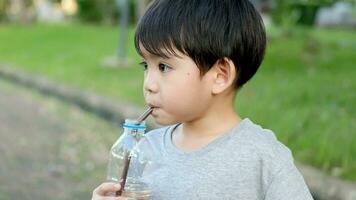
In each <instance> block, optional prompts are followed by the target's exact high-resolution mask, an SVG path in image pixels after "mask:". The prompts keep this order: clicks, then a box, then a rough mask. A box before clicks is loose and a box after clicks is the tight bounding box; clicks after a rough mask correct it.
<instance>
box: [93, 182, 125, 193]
mask: <svg viewBox="0 0 356 200" xmlns="http://www.w3.org/2000/svg"><path fill="white" fill-rule="evenodd" d="M120 188H121V186H120V184H118V183H110V182H107V183H102V184H101V185H99V186H98V187H97V188H95V190H94V191H93V193H94V195H99V196H105V194H106V193H108V192H116V191H118V190H120Z"/></svg>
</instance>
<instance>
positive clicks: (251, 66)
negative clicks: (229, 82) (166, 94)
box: [135, 0, 266, 89]
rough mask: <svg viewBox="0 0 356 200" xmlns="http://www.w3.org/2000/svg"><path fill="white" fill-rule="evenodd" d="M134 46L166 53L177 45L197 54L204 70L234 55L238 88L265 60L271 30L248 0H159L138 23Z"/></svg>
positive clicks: (170, 54)
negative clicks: (265, 25)
mask: <svg viewBox="0 0 356 200" xmlns="http://www.w3.org/2000/svg"><path fill="white" fill-rule="evenodd" d="M141 45H142V46H141ZM135 46H136V50H137V51H138V53H139V54H140V55H142V51H141V47H144V48H145V49H146V50H147V51H148V52H149V53H151V54H153V55H157V56H161V57H165V58H168V57H170V56H172V55H177V52H175V50H178V51H180V52H182V53H183V54H185V55H187V56H189V57H191V58H192V59H193V60H194V62H195V63H196V64H197V66H198V67H199V70H200V72H201V74H202V75H203V74H205V73H206V72H207V71H209V69H210V68H211V67H212V66H213V65H214V64H215V63H216V62H217V61H219V60H223V59H224V58H229V59H231V60H232V61H233V62H234V64H235V66H236V70H237V77H236V85H235V88H237V89H238V88H240V87H242V85H243V84H245V83H246V82H247V81H248V80H249V79H250V78H251V77H252V76H253V75H254V74H255V73H256V71H257V69H258V67H259V66H260V64H261V62H262V60H263V56H264V52H265V48H266V33H265V30H264V25H263V21H262V19H261V16H260V15H259V13H258V12H257V11H256V9H255V8H254V6H253V5H252V4H251V3H250V2H249V1H248V0H155V1H154V2H152V4H151V5H150V7H149V8H148V10H147V11H146V13H145V15H144V16H143V17H142V18H141V20H140V22H139V24H138V26H137V30H136V35H135Z"/></svg>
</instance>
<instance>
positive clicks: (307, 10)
mask: <svg viewBox="0 0 356 200" xmlns="http://www.w3.org/2000/svg"><path fill="white" fill-rule="evenodd" d="M335 2H337V1H336V0H318V1H316V0H315V1H314V0H306V1H300V0H275V4H274V8H273V10H272V13H271V14H272V19H273V21H274V22H275V23H276V24H277V25H280V26H293V25H296V24H301V25H313V24H314V20H315V16H316V13H317V11H318V9H319V8H320V7H321V6H327V5H331V4H333V3H335Z"/></svg>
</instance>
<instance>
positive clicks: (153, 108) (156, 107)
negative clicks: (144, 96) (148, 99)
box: [148, 104, 160, 116]
mask: <svg viewBox="0 0 356 200" xmlns="http://www.w3.org/2000/svg"><path fill="white" fill-rule="evenodd" d="M148 106H149V107H151V108H152V116H156V115H157V111H158V109H160V107H159V106H157V105H154V104H148Z"/></svg>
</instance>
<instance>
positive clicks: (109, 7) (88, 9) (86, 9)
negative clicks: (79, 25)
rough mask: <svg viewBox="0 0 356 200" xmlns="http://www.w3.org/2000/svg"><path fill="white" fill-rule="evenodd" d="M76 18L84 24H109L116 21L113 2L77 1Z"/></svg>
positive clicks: (100, 0) (96, 0)
mask: <svg viewBox="0 0 356 200" xmlns="http://www.w3.org/2000/svg"><path fill="white" fill-rule="evenodd" d="M77 2H78V6H79V13H78V17H79V19H81V20H82V21H84V22H91V23H110V24H113V23H114V22H115V20H116V19H117V15H118V9H117V5H116V2H115V0H78V1H77Z"/></svg>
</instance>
